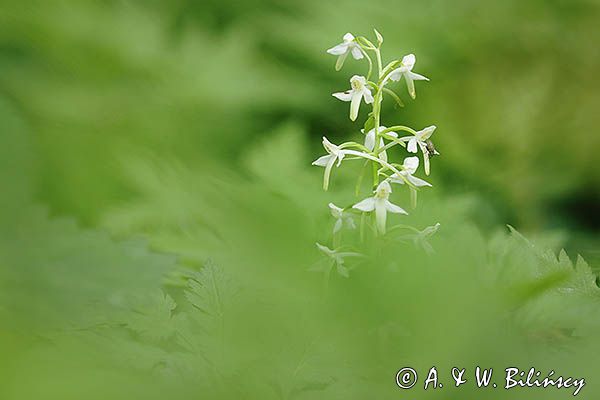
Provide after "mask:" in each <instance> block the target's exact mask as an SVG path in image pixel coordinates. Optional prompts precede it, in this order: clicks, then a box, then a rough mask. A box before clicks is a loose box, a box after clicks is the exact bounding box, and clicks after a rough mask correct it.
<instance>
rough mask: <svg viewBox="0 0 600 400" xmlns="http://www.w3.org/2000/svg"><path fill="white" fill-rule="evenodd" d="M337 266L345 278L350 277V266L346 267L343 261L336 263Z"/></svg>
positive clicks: (339, 272)
mask: <svg viewBox="0 0 600 400" xmlns="http://www.w3.org/2000/svg"><path fill="white" fill-rule="evenodd" d="M336 267H337V272H338V274H340V275H341V276H343V277H344V278H349V277H350V273H349V272H348V268H346V267H345V266H344V264H343V263H336Z"/></svg>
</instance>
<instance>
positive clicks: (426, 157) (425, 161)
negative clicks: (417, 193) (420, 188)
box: [423, 149, 429, 175]
mask: <svg viewBox="0 0 600 400" xmlns="http://www.w3.org/2000/svg"><path fill="white" fill-rule="evenodd" d="M423 165H424V166H425V175H429V154H428V153H427V149H425V151H424V152H423Z"/></svg>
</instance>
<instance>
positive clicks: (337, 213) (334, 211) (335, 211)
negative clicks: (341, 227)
mask: <svg viewBox="0 0 600 400" xmlns="http://www.w3.org/2000/svg"><path fill="white" fill-rule="evenodd" d="M328 206H329V210H330V211H331V215H332V216H333V217H334V218H341V217H342V211H343V209H342V208H340V207H338V206H336V205H335V204H333V203H329V204H328Z"/></svg>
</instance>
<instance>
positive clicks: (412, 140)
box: [399, 125, 440, 175]
mask: <svg viewBox="0 0 600 400" xmlns="http://www.w3.org/2000/svg"><path fill="white" fill-rule="evenodd" d="M435 129H436V126H435V125H431V126H428V127H427V128H425V129H423V130H420V131H418V132H415V134H414V135H413V136H404V137H402V138H400V139H399V140H401V141H403V142H408V144H407V145H406V150H408V151H409V152H411V153H416V152H417V151H418V149H421V152H422V153H423V165H424V167H425V174H426V175H429V157H430V156H432V155H438V154H440V153H438V152H437V150H433V153H432V154H430V151H429V148H428V147H429V146H428V145H427V141H428V140H429V138H430V137H431V135H433V132H434V131H435Z"/></svg>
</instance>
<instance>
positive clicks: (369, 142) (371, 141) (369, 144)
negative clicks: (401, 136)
mask: <svg viewBox="0 0 600 400" xmlns="http://www.w3.org/2000/svg"><path fill="white" fill-rule="evenodd" d="M386 129H387V128H386V127H385V126H380V127H379V133H381V132H383V131H384V130H386ZM362 132H363V133H364V130H363V131H362ZM386 135H389V136H392V137H395V138H397V137H398V134H397V133H396V132H386ZM375 136H376V135H375V128H373V129H371V130H370V131H369V133H367V135H366V136H365V147H366V148H367V149H368V150H369V151H373V149H374V148H375ZM384 146H385V143H384V141H383V138H379V146H378V148H379V149H382V148H383V147H384ZM378 156H379V158H380V159H382V160H383V161H387V160H388V157H387V153H386V151H385V150H383V151H382V152H381V153H379V154H378Z"/></svg>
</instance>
